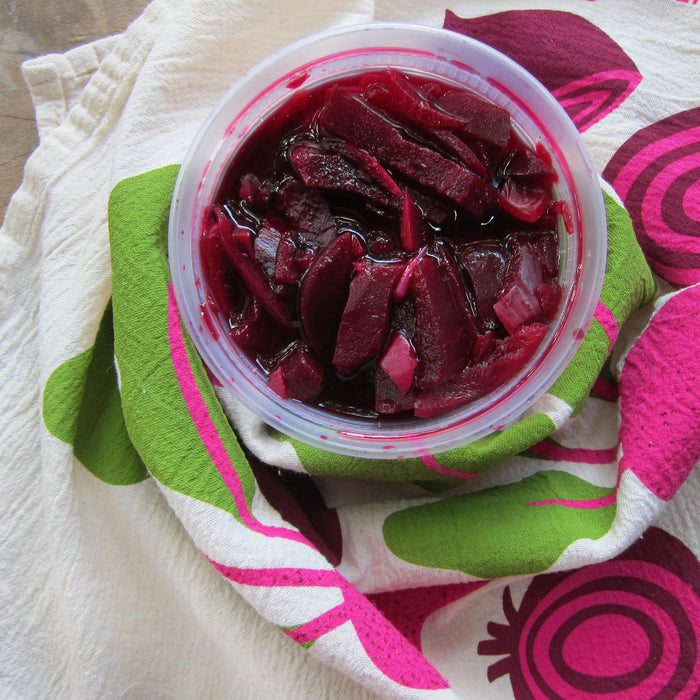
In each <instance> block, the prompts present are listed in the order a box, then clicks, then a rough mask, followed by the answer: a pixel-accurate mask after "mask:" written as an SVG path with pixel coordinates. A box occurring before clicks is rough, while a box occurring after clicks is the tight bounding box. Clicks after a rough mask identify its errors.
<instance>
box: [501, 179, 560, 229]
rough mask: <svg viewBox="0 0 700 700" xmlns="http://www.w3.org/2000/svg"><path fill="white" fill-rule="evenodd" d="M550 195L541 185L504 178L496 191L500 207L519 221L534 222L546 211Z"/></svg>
mask: <svg viewBox="0 0 700 700" xmlns="http://www.w3.org/2000/svg"><path fill="white" fill-rule="evenodd" d="M551 201H552V198H551V195H550V194H549V192H547V190H545V189H544V188H543V187H530V186H529V185H523V184H521V183H519V182H516V181H515V180H506V181H505V182H504V183H503V186H502V187H501V189H500V191H499V193H498V203H499V205H500V206H501V208H502V209H503V210H504V211H506V212H508V213H509V214H510V215H511V216H513V217H515V218H516V219H520V221H527V222H529V223H534V222H535V221H537V220H538V219H540V218H541V217H542V216H543V215H544V213H545V212H546V211H547V208H548V207H549V204H550V202H551Z"/></svg>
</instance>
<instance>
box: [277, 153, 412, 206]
mask: <svg viewBox="0 0 700 700" xmlns="http://www.w3.org/2000/svg"><path fill="white" fill-rule="evenodd" d="M342 150H347V149H336V148H335V147H334V145H333V144H332V143H331V142H325V143H324V142H320V143H314V142H310V141H300V142H297V143H295V144H294V145H293V146H292V147H291V148H290V151H289V157H290V160H291V162H292V165H293V166H294V168H295V169H296V171H297V173H298V174H299V176H300V177H301V179H302V180H303V182H304V184H305V185H307V186H308V187H317V188H319V189H325V190H340V191H342V192H349V193H352V194H356V195H359V196H360V197H363V198H365V199H368V200H369V201H371V202H374V203H376V204H379V205H381V206H384V207H391V208H397V207H398V206H399V201H398V200H397V198H396V196H395V195H393V194H389V193H388V192H386V191H385V190H384V189H383V188H381V187H379V186H378V185H377V184H374V182H373V181H372V180H373V177H372V175H371V174H369V173H365V172H363V171H361V170H358V168H357V166H356V165H355V164H354V163H353V162H351V161H350V160H349V159H348V158H347V157H346V156H345V155H344V153H343V152H342ZM355 150H356V151H358V152H359V151H361V149H359V148H358V149H355ZM356 155H357V154H356ZM368 155H369V154H368ZM370 158H371V156H370ZM380 167H381V166H380ZM394 185H395V186H396V184H395V183H394Z"/></svg>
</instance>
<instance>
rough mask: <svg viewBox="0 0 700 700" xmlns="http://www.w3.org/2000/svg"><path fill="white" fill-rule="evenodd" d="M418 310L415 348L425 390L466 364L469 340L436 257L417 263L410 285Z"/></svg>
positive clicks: (419, 378)
mask: <svg viewBox="0 0 700 700" xmlns="http://www.w3.org/2000/svg"><path fill="white" fill-rule="evenodd" d="M410 291H411V297H412V299H413V304H414V307H415V314H416V330H415V334H414V336H413V345H414V347H415V349H416V356H417V357H418V361H419V365H418V367H417V368H416V380H415V383H416V386H417V387H419V388H426V387H430V386H436V385H438V384H442V383H444V382H446V381H447V380H448V379H450V377H452V376H453V375H454V374H455V373H456V372H458V371H459V370H461V369H462V367H464V365H465V364H466V362H467V359H468V357H469V352H470V350H471V348H470V347H469V341H468V338H467V335H466V332H465V329H464V325H463V323H464V321H463V317H462V314H461V313H460V310H459V309H458V308H457V306H456V305H455V301H454V298H453V295H452V289H451V285H450V283H449V281H448V280H447V278H446V275H445V273H444V271H443V269H442V267H441V265H440V263H439V262H438V259H437V258H436V257H435V256H434V255H423V256H422V257H421V258H420V260H419V261H418V263H417V265H416V266H415V269H414V270H413V275H412V276H411V284H410Z"/></svg>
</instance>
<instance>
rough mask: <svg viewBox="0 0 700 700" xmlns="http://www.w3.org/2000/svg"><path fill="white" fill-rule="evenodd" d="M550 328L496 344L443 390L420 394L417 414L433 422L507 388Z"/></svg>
mask: <svg viewBox="0 0 700 700" xmlns="http://www.w3.org/2000/svg"><path fill="white" fill-rule="evenodd" d="M547 329H548V326H546V325H544V324H539V323H538V324H533V325H531V326H523V327H522V328H520V329H519V330H518V331H517V332H516V333H515V334H513V335H511V336H507V337H506V338H504V339H503V340H499V341H495V343H494V348H493V349H492V350H491V352H490V353H488V354H487V356H486V357H485V358H484V359H483V360H482V361H481V362H480V363H479V364H476V365H471V366H469V367H466V368H465V369H464V370H462V371H461V372H460V373H459V374H458V375H457V376H455V377H453V378H452V379H451V380H450V381H449V382H446V383H445V384H444V385H442V386H436V387H432V388H429V389H426V390H424V391H421V392H419V393H418V394H417V396H416V399H415V402H414V413H415V415H416V416H417V417H419V418H432V417H434V416H439V415H441V414H443V413H447V412H448V411H452V410H454V409H456V408H459V407H460V406H463V405H464V404H465V403H469V402H472V401H476V400H477V399H479V398H481V397H482V396H485V395H486V394H488V393H489V392H490V391H492V390H493V388H494V387H498V386H501V385H503V384H504V383H505V382H507V381H508V380H509V379H512V378H513V377H515V375H516V374H518V372H520V370H522V369H523V368H524V367H525V365H526V364H527V362H528V361H529V360H530V358H531V357H532V356H533V355H534V354H535V351H536V350H537V348H538V347H539V345H540V343H541V342H542V340H543V339H544V336H545V334H546V332H547Z"/></svg>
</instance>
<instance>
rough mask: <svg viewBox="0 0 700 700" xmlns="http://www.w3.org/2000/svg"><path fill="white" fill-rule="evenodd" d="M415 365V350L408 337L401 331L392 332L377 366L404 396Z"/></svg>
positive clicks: (411, 379)
mask: <svg viewBox="0 0 700 700" xmlns="http://www.w3.org/2000/svg"><path fill="white" fill-rule="evenodd" d="M417 365H418V359H417V358H416V351H415V350H414V349H413V346H412V345H411V343H410V341H409V340H408V338H407V337H406V336H405V335H404V334H403V333H400V332H394V333H393V335H392V336H391V339H390V340H389V344H388V345H387V347H386V350H385V351H384V354H383V355H382V358H381V360H380V361H379V366H380V367H381V368H382V370H384V372H386V374H387V375H388V376H389V378H390V379H391V381H392V382H394V384H395V385H396V388H397V389H398V390H399V391H400V392H401V394H402V395H404V396H405V395H406V394H407V393H408V391H409V389H411V387H412V386H413V377H414V375H415V372H416V366H417Z"/></svg>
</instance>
